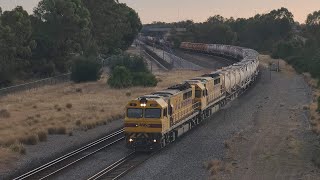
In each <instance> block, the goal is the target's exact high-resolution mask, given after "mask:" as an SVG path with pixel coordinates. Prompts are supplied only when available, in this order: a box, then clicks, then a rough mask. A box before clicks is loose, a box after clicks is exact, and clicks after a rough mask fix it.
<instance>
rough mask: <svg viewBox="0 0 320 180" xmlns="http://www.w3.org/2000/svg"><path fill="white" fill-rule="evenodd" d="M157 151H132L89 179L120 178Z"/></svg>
mask: <svg viewBox="0 0 320 180" xmlns="http://www.w3.org/2000/svg"><path fill="white" fill-rule="evenodd" d="M155 153H156V152H153V153H141V152H140V153H139V152H131V153H130V154H128V155H126V156H125V157H123V158H121V159H119V160H118V161H116V162H114V163H113V164H111V165H109V166H107V167H106V168H104V169H103V170H101V171H100V172H98V173H97V174H95V175H93V176H91V177H90V178H89V179H88V180H101V179H113V180H115V179H119V178H120V177H122V176H124V175H125V174H126V173H128V172H129V171H130V170H132V169H134V168H135V167H137V166H138V165H140V164H142V163H143V162H144V161H146V160H147V159H149V158H150V157H152V156H153V155H154V154H155Z"/></svg>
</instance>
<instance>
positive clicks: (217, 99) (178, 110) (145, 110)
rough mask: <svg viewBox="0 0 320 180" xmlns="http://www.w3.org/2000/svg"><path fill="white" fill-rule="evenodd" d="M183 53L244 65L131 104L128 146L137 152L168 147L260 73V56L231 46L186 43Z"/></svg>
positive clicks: (126, 132) (183, 84) (193, 80)
mask: <svg viewBox="0 0 320 180" xmlns="http://www.w3.org/2000/svg"><path fill="white" fill-rule="evenodd" d="M181 49H184V50H191V51H196V52H202V53H209V54H215V55H220V56H227V57H232V58H234V59H239V60H240V61H239V62H237V63H235V64H233V65H231V66H228V67H225V68H222V69H220V70H217V71H214V72H211V73H209V74H205V75H203V76H201V77H195V78H193V79H190V80H186V81H185V82H183V83H181V84H177V85H174V86H172V87H169V88H168V89H165V90H162V91H158V92H154V93H151V94H149V95H144V96H141V97H139V98H137V99H134V100H131V101H130V102H129V103H128V104H127V106H126V116H125V125H124V127H125V137H126V144H127V146H128V147H129V148H130V149H134V150H136V151H150V150H155V149H159V148H161V147H164V146H166V145H167V144H168V143H171V142H173V141H175V139H176V138H178V137H179V136H181V135H182V134H184V133H185V132H187V131H189V130H190V129H192V128H193V127H195V126H197V125H198V124H199V123H200V122H201V121H203V120H205V119H206V118H207V117H209V116H211V115H212V114H213V113H215V112H216V111H218V110H219V109H220V108H221V107H223V106H224V105H225V104H226V103H228V102H230V101H232V100H233V99H235V98H236V97H238V96H239V95H240V94H241V93H242V92H244V91H245V90H246V89H247V88H248V87H249V86H250V85H251V84H252V83H253V82H254V81H255V80H256V77H257V75H258V73H259V70H258V65H259V61H258V53H257V52H256V51H254V50H252V49H246V48H241V47H235V46H227V45H216V44H213V45H208V44H199V43H189V42H183V43H182V44H181Z"/></svg>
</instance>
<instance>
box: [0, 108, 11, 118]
mask: <svg viewBox="0 0 320 180" xmlns="http://www.w3.org/2000/svg"><path fill="white" fill-rule="evenodd" d="M10 116H11V114H10V112H9V111H8V110H7V109H1V110H0V118H9V117H10Z"/></svg>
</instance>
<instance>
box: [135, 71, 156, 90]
mask: <svg viewBox="0 0 320 180" xmlns="http://www.w3.org/2000/svg"><path fill="white" fill-rule="evenodd" d="M157 84H158V81H157V79H156V77H155V76H154V75H153V74H151V73H149V72H138V73H134V74H133V85H134V86H144V87H154V86H157Z"/></svg>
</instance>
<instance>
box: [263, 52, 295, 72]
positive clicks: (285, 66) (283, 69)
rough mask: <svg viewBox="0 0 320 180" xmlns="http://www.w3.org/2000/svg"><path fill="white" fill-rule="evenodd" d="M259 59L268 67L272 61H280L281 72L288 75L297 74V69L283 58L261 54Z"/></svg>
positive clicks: (276, 62) (275, 62)
mask: <svg viewBox="0 0 320 180" xmlns="http://www.w3.org/2000/svg"><path fill="white" fill-rule="evenodd" d="M259 60H260V64H261V65H262V66H264V67H268V66H269V64H272V63H274V64H278V62H279V66H280V71H281V72H284V73H285V74H287V75H294V74H296V71H295V70H294V68H293V67H292V66H291V65H289V64H288V63H287V62H286V61H284V60H282V59H272V58H271V57H270V56H269V55H260V56H259Z"/></svg>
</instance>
